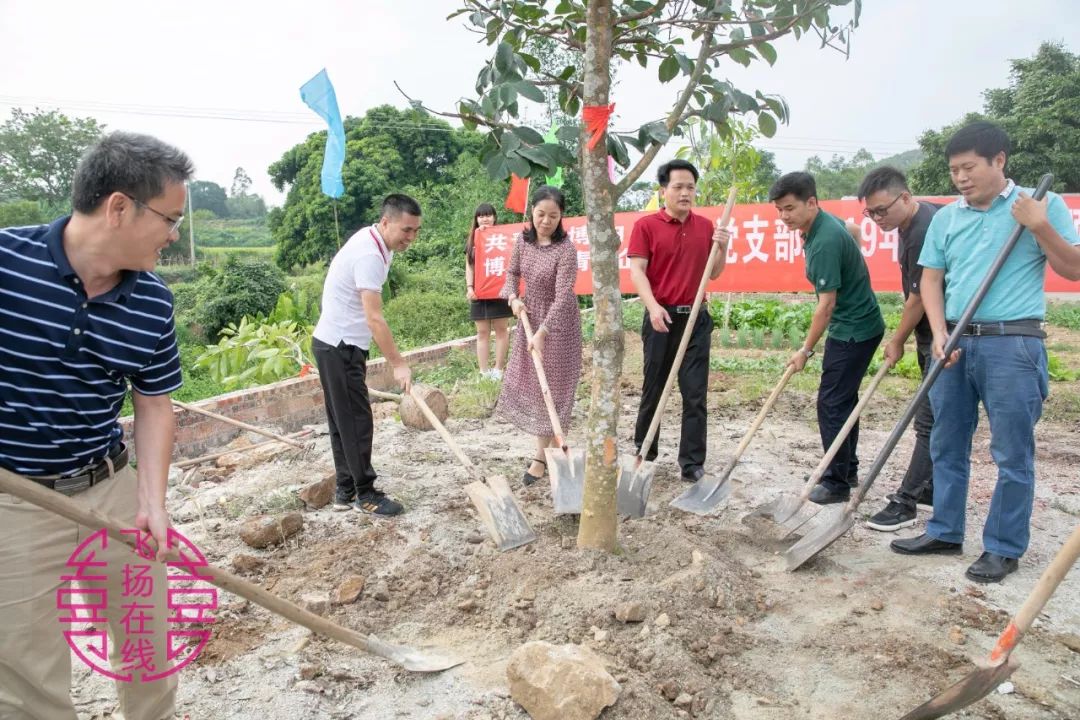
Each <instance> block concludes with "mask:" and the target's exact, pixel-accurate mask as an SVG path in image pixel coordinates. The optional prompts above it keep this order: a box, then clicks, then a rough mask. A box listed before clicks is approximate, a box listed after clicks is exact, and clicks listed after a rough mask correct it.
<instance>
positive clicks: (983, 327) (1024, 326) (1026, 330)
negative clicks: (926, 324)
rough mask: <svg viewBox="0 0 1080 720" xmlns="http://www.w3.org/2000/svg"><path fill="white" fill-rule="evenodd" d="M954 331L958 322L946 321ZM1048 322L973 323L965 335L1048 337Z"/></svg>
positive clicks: (950, 329) (965, 331)
mask: <svg viewBox="0 0 1080 720" xmlns="http://www.w3.org/2000/svg"><path fill="white" fill-rule="evenodd" d="M945 325H946V326H947V327H948V328H949V332H952V331H953V330H954V329H955V328H956V323H951V322H949V323H945ZM1045 327H1046V323H1045V322H1043V321H1042V320H1006V321H1005V322H990V323H971V324H969V325H968V326H967V327H966V328H964V335H971V336H973V337H982V336H985V335H1026V336H1028V337H1037V338H1041V339H1045V338H1046V330H1045V329H1044V328H1045Z"/></svg>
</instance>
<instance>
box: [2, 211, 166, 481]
mask: <svg viewBox="0 0 1080 720" xmlns="http://www.w3.org/2000/svg"><path fill="white" fill-rule="evenodd" d="M68 220H70V218H69V217H64V218H60V219H59V220H57V221H55V222H53V223H52V224H51V225H36V226H32V227H15V228H6V229H0V465H3V466H4V467H5V468H7V469H9V470H13V471H15V472H19V473H23V474H25V475H52V474H61V475H65V474H72V473H74V472H75V471H77V470H80V469H82V468H84V467H86V466H87V465H91V464H94V463H96V462H99V461H101V460H103V459H104V458H105V457H106V456H107V455H108V454H109V452H110V450H111V449H113V448H114V447H115V446H116V445H117V443H119V442H120V438H121V435H122V430H121V428H120V423H119V422H118V419H119V416H120V408H121V406H122V405H123V403H124V396H125V395H126V394H127V384H128V382H129V381H130V383H131V387H132V388H133V389H134V390H136V391H138V392H140V393H142V394H143V395H161V394H164V393H168V392H171V391H173V390H175V389H177V388H178V387H180V385H181V383H182V378H181V373H180V357H179V354H178V352H177V349H176V331H175V328H174V326H173V305H172V293H171V292H170V291H169V289H168V288H167V287H166V286H165V283H163V282H162V281H161V279H160V278H158V277H157V276H156V275H154V274H153V273H149V272H132V271H128V272H125V273H124V274H123V277H122V279H121V281H120V283H119V284H118V285H116V287H114V288H113V289H112V290H110V291H109V292H107V293H105V294H103V295H99V296H98V297H95V298H87V297H86V292H85V291H84V290H83V288H82V284H81V282H80V280H79V277H78V276H77V275H76V274H75V271H74V270H72V268H71V264H70V263H69V262H68V259H67V256H66V255H65V254H64V246H63V233H64V228H65V227H66V226H67V224H68Z"/></svg>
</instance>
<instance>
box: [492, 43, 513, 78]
mask: <svg viewBox="0 0 1080 720" xmlns="http://www.w3.org/2000/svg"><path fill="white" fill-rule="evenodd" d="M513 68H514V48H513V46H512V45H510V43H507V42H502V43H499V47H498V49H496V50H495V69H496V70H498V71H499V72H500V73H505V72H508V71H510V70H512V69H513Z"/></svg>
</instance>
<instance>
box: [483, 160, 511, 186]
mask: <svg viewBox="0 0 1080 720" xmlns="http://www.w3.org/2000/svg"><path fill="white" fill-rule="evenodd" d="M484 168H485V169H487V171H488V175H490V176H491V179H492V180H505V179H506V178H508V177H510V167H509V165H507V163H506V158H505V157H504V156H503V155H502V154H497V155H492V156H491V157H490V158H489V159H488V161H487V162H485V163H484Z"/></svg>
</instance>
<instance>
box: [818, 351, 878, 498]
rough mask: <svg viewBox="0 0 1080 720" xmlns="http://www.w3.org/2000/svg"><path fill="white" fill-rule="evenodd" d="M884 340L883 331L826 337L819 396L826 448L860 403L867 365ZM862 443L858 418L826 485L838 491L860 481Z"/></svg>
mask: <svg viewBox="0 0 1080 720" xmlns="http://www.w3.org/2000/svg"><path fill="white" fill-rule="evenodd" d="M880 342H881V335H878V336H877V337H873V338H870V339H869V340H863V341H861V342H855V341H850V340H834V339H833V338H827V339H826V340H825V355H824V357H823V358H822V359H821V385H820V386H818V399H817V418H818V429H819V430H820V431H821V446H822V448H824V449H825V451H828V449H829V447H830V446H831V445H832V443H833V440H835V439H836V436H837V435H839V434H840V428H842V427H843V426H844V423H845V422H847V419H848V416H850V415H851V411H852V410H854V409H855V406H856V405H857V404H858V403H859V384H860V383H861V382H862V379H863V376H864V375H866V369H867V368H868V367H870V361H871V360H872V359H873V358H874V352H875V351H876V350H877V347H878V344H879V343H880ZM858 446H859V423H858V422H856V423H855V426H854V427H853V428H851V432H850V433H848V436H847V439H846V440H844V442H843V444H842V445H841V446H840V450H839V451H838V452H837V453H836V457H834V458H833V461H832V462H831V463H829V467H828V468H827V469H826V470H825V474H824V475H822V477H821V482H822V484H823V485H825V486H826V487H828V488H829V489H830V490H834V491H837V492H841V491H845V490H846V489H847V488H849V487H854V486H855V485H858V483H859V478H858V475H859V457H858V454H857V452H856V450H857V449H858Z"/></svg>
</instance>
